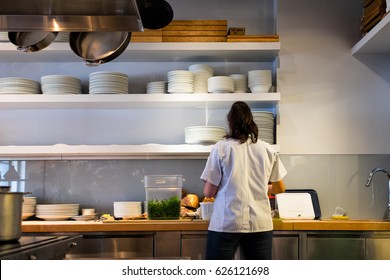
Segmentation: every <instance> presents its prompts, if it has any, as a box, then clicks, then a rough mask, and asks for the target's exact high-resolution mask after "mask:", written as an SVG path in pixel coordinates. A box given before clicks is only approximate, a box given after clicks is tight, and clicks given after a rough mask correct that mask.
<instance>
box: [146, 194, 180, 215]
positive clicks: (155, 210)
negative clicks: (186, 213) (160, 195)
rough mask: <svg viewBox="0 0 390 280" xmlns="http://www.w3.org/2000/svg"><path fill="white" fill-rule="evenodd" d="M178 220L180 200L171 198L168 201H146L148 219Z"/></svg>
mask: <svg viewBox="0 0 390 280" xmlns="http://www.w3.org/2000/svg"><path fill="white" fill-rule="evenodd" d="M179 218H180V199H179V198H178V197H177V196H173V197H171V198H168V199H153V200H149V201H148V219H150V220H174V219H179Z"/></svg>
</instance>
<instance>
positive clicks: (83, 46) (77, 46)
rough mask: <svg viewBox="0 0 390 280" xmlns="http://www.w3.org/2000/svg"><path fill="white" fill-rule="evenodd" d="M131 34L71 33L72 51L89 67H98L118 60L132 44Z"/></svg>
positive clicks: (70, 43)
mask: <svg viewBox="0 0 390 280" xmlns="http://www.w3.org/2000/svg"><path fill="white" fill-rule="evenodd" d="M130 39H131V32H71V33H70V35H69V45H70V48H71V49H72V51H73V52H74V53H75V54H76V55H78V56H79V57H80V58H82V59H83V60H84V61H85V63H86V65H88V66H98V65H100V64H103V63H106V62H108V61H111V60H113V59H115V58H117V57H118V56H119V55H120V54H122V53H123V52H124V51H125V50H126V48H127V46H128V45H129V43H130Z"/></svg>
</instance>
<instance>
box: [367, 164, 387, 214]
mask: <svg viewBox="0 0 390 280" xmlns="http://www.w3.org/2000/svg"><path fill="white" fill-rule="evenodd" d="M377 172H383V173H385V174H386V175H387V177H388V179H389V197H388V200H387V201H388V203H387V210H386V214H385V220H387V221H390V172H389V171H388V170H387V169H385V168H382V167H377V168H374V169H373V170H372V171H371V172H370V174H369V175H368V179H367V183H366V187H369V186H370V184H371V181H372V177H373V176H374V174H375V173H377Z"/></svg>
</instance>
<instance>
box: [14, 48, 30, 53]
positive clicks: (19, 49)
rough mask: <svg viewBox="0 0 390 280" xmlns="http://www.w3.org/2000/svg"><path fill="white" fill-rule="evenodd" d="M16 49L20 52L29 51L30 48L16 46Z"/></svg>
mask: <svg viewBox="0 0 390 280" xmlns="http://www.w3.org/2000/svg"><path fill="white" fill-rule="evenodd" d="M16 49H17V50H18V51H22V52H31V51H32V50H31V49H30V47H17V48H16Z"/></svg>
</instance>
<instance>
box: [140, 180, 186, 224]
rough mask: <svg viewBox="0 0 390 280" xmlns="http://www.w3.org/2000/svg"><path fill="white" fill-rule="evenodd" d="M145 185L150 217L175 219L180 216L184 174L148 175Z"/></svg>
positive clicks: (154, 218) (152, 218)
mask: <svg viewBox="0 0 390 280" xmlns="http://www.w3.org/2000/svg"><path fill="white" fill-rule="evenodd" d="M144 186H145V192H146V203H147V214H148V219H150V220H173V219H179V218H180V201H181V194H182V188H183V176H182V175H146V176H145V178H144Z"/></svg>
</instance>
